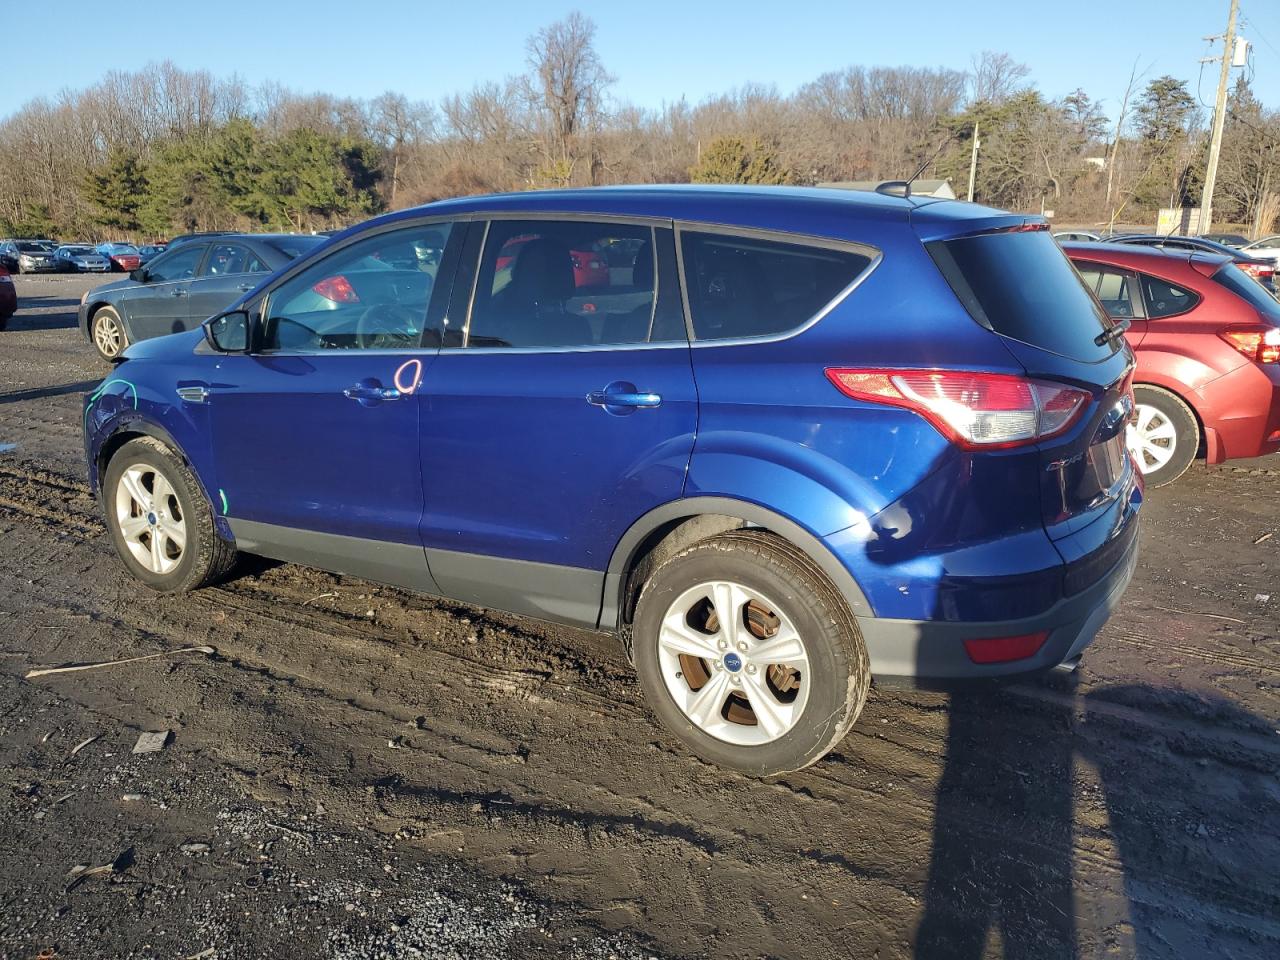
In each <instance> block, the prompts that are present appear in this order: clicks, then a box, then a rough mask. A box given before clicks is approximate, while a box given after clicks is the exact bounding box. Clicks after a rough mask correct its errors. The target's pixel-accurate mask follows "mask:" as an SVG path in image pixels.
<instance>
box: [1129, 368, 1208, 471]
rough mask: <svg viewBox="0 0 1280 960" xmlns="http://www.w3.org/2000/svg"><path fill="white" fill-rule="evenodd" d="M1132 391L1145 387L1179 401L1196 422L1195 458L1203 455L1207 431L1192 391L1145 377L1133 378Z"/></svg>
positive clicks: (1177, 384)
mask: <svg viewBox="0 0 1280 960" xmlns="http://www.w3.org/2000/svg"><path fill="white" fill-rule="evenodd" d="M1133 386H1134V389H1135V390H1136V389H1137V388H1139V387H1146V388H1148V389H1154V390H1159V391H1161V392H1163V393H1167V394H1169V395H1170V396H1172V397H1173V398H1174V399H1176V400H1180V401H1181V402H1182V405H1183V406H1185V407H1186V408H1187V409H1188V410H1190V411H1191V416H1192V417H1194V418H1195V421H1196V432H1197V433H1198V434H1199V436H1198V437H1197V438H1196V457H1203V456H1204V455H1205V450H1206V445H1207V443H1208V436H1209V434H1208V431H1207V430H1206V428H1205V422H1204V414H1202V413H1201V412H1200V408H1199V407H1198V406H1196V402H1195V397H1194V391H1192V390H1188V389H1187V388H1186V386H1185V385H1184V384H1180V383H1177V382H1176V381H1169V380H1167V379H1166V378H1164V377H1159V376H1157V377H1147V378H1145V379H1138V378H1136V377H1135V378H1134V381H1133Z"/></svg>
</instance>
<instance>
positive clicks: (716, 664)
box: [712, 660, 724, 670]
mask: <svg viewBox="0 0 1280 960" xmlns="http://www.w3.org/2000/svg"><path fill="white" fill-rule="evenodd" d="M712 666H713V667H715V668H716V669H717V670H719V669H720V668H721V667H723V666H724V664H722V663H721V662H720V661H719V660H717V661H716V662H715V663H713V664H712Z"/></svg>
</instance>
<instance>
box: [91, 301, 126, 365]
mask: <svg viewBox="0 0 1280 960" xmlns="http://www.w3.org/2000/svg"><path fill="white" fill-rule="evenodd" d="M123 340H124V331H123V330H121V329H120V324H119V323H118V322H117V321H116V318H115V317H114V316H112V315H111V314H110V313H108V312H107V311H105V310H102V311H99V313H98V315H97V316H96V317H94V318H93V342H94V343H95V344H96V345H97V347H98V350H99V351H100V352H101V353H102V355H103V356H104V357H114V356H115V355H116V354H117V353H119V352H120V349H121V344H122V342H123Z"/></svg>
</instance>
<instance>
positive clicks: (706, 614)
mask: <svg viewBox="0 0 1280 960" xmlns="http://www.w3.org/2000/svg"><path fill="white" fill-rule="evenodd" d="M658 661H659V666H660V668H661V670H662V676H663V680H664V682H665V683H666V687H667V691H668V693H670V694H671V698H672V699H673V700H674V701H675V703H676V706H678V707H679V708H680V710H681V712H683V713H684V715H685V717H686V718H687V719H688V720H689V721H690V722H691V723H693V724H694V725H695V726H697V727H698V729H700V730H702V731H703V732H705V733H707V734H709V735H710V736H713V737H716V738H717V739H719V740H723V741H725V742H727V743H731V744H734V745H737V746H759V745H761V744H766V743H771V742H773V741H775V740H777V739H779V738H780V737H783V736H785V735H786V734H787V733H788V732H790V730H791V729H792V728H793V727H794V726H795V725H796V723H797V721H799V719H800V715H801V714H802V713H803V712H804V707H805V703H806V702H807V701H808V696H809V677H808V670H809V657H808V653H807V652H806V650H805V645H804V641H803V640H802V639H801V638H800V634H799V633H798V632H797V631H796V629H795V627H794V626H792V623H791V621H790V619H789V618H788V617H787V616H786V614H785V613H784V612H783V611H782V609H781V608H780V607H779V606H778V605H777V604H775V603H774V602H773V601H772V600H770V599H769V598H768V597H765V596H764V595H763V594H761V593H760V592H759V591H757V590H754V589H752V588H750V587H747V586H744V585H743V584H740V583H735V582H733V581H729V580H718V581H711V582H708V583H701V584H698V585H697V586H694V587H691V588H690V589H688V590H686V591H684V593H682V594H680V596H678V597H677V598H676V599H675V601H674V602H673V603H672V604H671V606H670V607H668V608H667V612H666V614H665V615H664V616H663V619H662V627H661V630H660V632H659V635H658Z"/></svg>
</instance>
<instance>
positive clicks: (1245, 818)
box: [915, 675, 1280, 960]
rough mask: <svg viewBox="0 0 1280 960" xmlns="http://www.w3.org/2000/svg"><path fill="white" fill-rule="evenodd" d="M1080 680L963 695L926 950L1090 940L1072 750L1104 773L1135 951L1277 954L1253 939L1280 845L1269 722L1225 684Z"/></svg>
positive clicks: (953, 732) (1042, 953)
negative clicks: (1078, 873) (1226, 905)
mask: <svg viewBox="0 0 1280 960" xmlns="http://www.w3.org/2000/svg"><path fill="white" fill-rule="evenodd" d="M1075 686H1076V683H1075V676H1074V675H1072V676H1070V677H1054V678H1053V679H1050V680H1041V681H1031V680H1028V681H1024V682H1023V683H1022V684H1021V685H1020V686H1018V687H1014V688H1012V689H1002V688H1000V687H996V688H992V689H987V690H982V689H979V688H971V689H970V688H966V689H960V690H957V691H956V692H954V693H953V694H952V695H951V709H950V722H949V728H948V735H947V753H946V760H945V765H944V770H943V773H942V777H941V780H940V782H939V787H938V793H937V799H936V807H935V817H934V829H933V848H932V854H931V860H930V864H929V871H928V880H927V883H926V889H925V896H924V915H923V918H922V920H921V922H920V925H919V927H918V929H917V931H916V940H915V957H916V960H942V958H946V960H969V958H974V960H976V958H979V957H986V956H1002V957H1006V958H1016V960H1032V958H1035V960H1047V958H1075V957H1078V956H1080V944H1079V936H1078V932H1077V928H1076V919H1077V916H1078V915H1079V913H1078V910H1077V903H1076V889H1077V887H1078V884H1077V883H1076V878H1075V866H1076V864H1075V855H1074V851H1075V845H1074V839H1075V835H1076V832H1077V829H1078V828H1077V823H1076V816H1075V806H1074V805H1075V802H1076V788H1075V773H1076V760H1077V759H1080V760H1085V761H1087V762H1088V763H1089V764H1090V765H1091V766H1092V767H1093V769H1094V770H1096V771H1097V775H1098V779H1099V780H1100V782H1101V787H1102V799H1103V802H1104V804H1105V807H1106V813H1107V823H1106V826H1105V829H1104V832H1105V833H1106V834H1107V835H1108V836H1109V838H1110V839H1111V840H1112V841H1114V849H1115V851H1116V855H1117V857H1118V859H1119V861H1120V862H1119V866H1120V870H1121V875H1122V878H1123V886H1124V892H1125V896H1126V898H1127V900H1128V905H1129V906H1128V909H1129V918H1128V923H1127V924H1125V925H1123V931H1124V933H1123V934H1122V937H1121V938H1122V939H1125V940H1129V941H1130V942H1128V943H1125V944H1123V945H1120V946H1118V949H1120V950H1121V951H1122V952H1123V955H1125V956H1134V957H1137V958H1138V960H1155V958H1165V957H1171V956H1208V955H1211V953H1212V954H1213V955H1219V956H1226V955H1231V956H1236V955H1240V956H1274V955H1275V954H1272V953H1269V952H1268V948H1267V947H1266V946H1263V945H1260V944H1259V942H1258V937H1259V936H1261V937H1263V938H1264V939H1269V938H1268V937H1267V936H1266V934H1265V932H1263V933H1259V931H1265V930H1266V929H1267V928H1268V926H1269V921H1268V919H1267V917H1268V914H1269V910H1270V908H1269V907H1267V906H1265V903H1266V901H1268V900H1269V899H1270V900H1274V897H1275V894H1274V891H1272V890H1255V889H1251V888H1250V886H1249V884H1250V881H1252V883H1253V884H1254V885H1255V886H1256V885H1257V884H1258V883H1259V880H1258V878H1262V877H1266V876H1268V875H1270V874H1271V873H1272V872H1273V869H1274V868H1273V866H1272V865H1273V864H1274V863H1275V861H1276V859H1277V858H1278V857H1280V838H1277V837H1276V836H1275V835H1274V831H1269V830H1265V829H1260V826H1261V825H1262V824H1267V823H1274V822H1276V821H1277V819H1278V818H1280V796H1277V794H1276V791H1275V789H1274V779H1275V775H1276V772H1277V769H1278V768H1280V749H1277V748H1276V747H1275V746H1274V745H1273V744H1272V741H1273V740H1274V734H1272V733H1271V729H1272V727H1273V726H1274V725H1272V724H1268V723H1267V722H1266V721H1265V720H1264V719H1263V718H1261V717H1258V716H1255V715H1253V714H1251V713H1249V712H1247V711H1244V710H1241V709H1240V708H1239V707H1237V706H1235V705H1234V704H1232V703H1230V702H1228V701H1226V700H1224V699H1222V698H1220V697H1216V696H1205V695H1203V694H1193V693H1190V692H1188V691H1183V690H1177V689H1165V688H1156V687H1151V686H1145V685H1138V684H1133V685H1117V686H1111V687H1107V686H1104V687H1098V688H1094V689H1091V690H1090V691H1089V693H1088V694H1087V695H1084V696H1077V694H1076V691H1075ZM1046 700H1048V701H1049V702H1050V704H1052V705H1051V706H1050V708H1049V709H1045V706H1046V703H1045V701H1046ZM1231 768H1234V769H1231ZM1224 772H1225V773H1229V774H1230V776H1224V775H1223V774H1224ZM1079 829H1080V830H1081V831H1083V830H1086V829H1089V830H1095V831H1096V830H1097V829H1098V828H1097V827H1096V825H1095V826H1093V827H1084V826H1081V827H1079ZM1100 876H1103V877H1104V878H1105V871H1104V872H1103V873H1102V874H1100ZM1173 877H1176V878H1177V879H1176V880H1172V879H1171V878H1173ZM1224 878H1228V880H1227V882H1228V883H1229V884H1234V886H1229V887H1227V888H1224V887H1223V883H1224ZM1230 878H1235V879H1234V880H1231V879H1230ZM1104 882H1105V880H1104ZM1197 883H1199V884H1202V885H1203V887H1202V889H1201V890H1199V891H1197V890H1196V885H1197ZM1221 898H1228V899H1231V900H1232V901H1233V902H1234V901H1235V900H1241V901H1242V902H1244V903H1248V904H1249V906H1248V907H1247V908H1246V909H1244V910H1242V911H1241V913H1240V916H1238V917H1236V921H1238V922H1237V923H1235V924H1234V926H1238V927H1239V928H1240V929H1239V930H1237V929H1234V928H1233V926H1232V925H1229V926H1228V927H1226V928H1224V927H1222V926H1221V925H1219V924H1216V923H1214V922H1213V921H1214V919H1215V917H1216V914H1217V907H1216V905H1215V902H1216V901H1217V900H1219V899H1221ZM1251 920H1252V922H1250V921H1251ZM1110 932H1111V933H1114V931H1110ZM1098 933H1102V931H1098ZM1236 936H1238V937H1239V941H1238V942H1236V943H1234V944H1231V943H1226V942H1223V941H1224V939H1234V938H1235V937H1236ZM997 943H998V944H999V948H998V949H997V948H996V947H995V944H997ZM1215 943H1216V944H1218V945H1219V946H1221V947H1222V950H1221V952H1220V953H1218V952H1216V951H1209V947H1210V945H1211V944H1215ZM1274 946H1275V944H1274V943H1273V944H1272V947H1274ZM1237 949H1238V950H1239V951H1240V952H1239V953H1237V952H1236V950H1237ZM1255 951H1256V952H1255Z"/></svg>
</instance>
